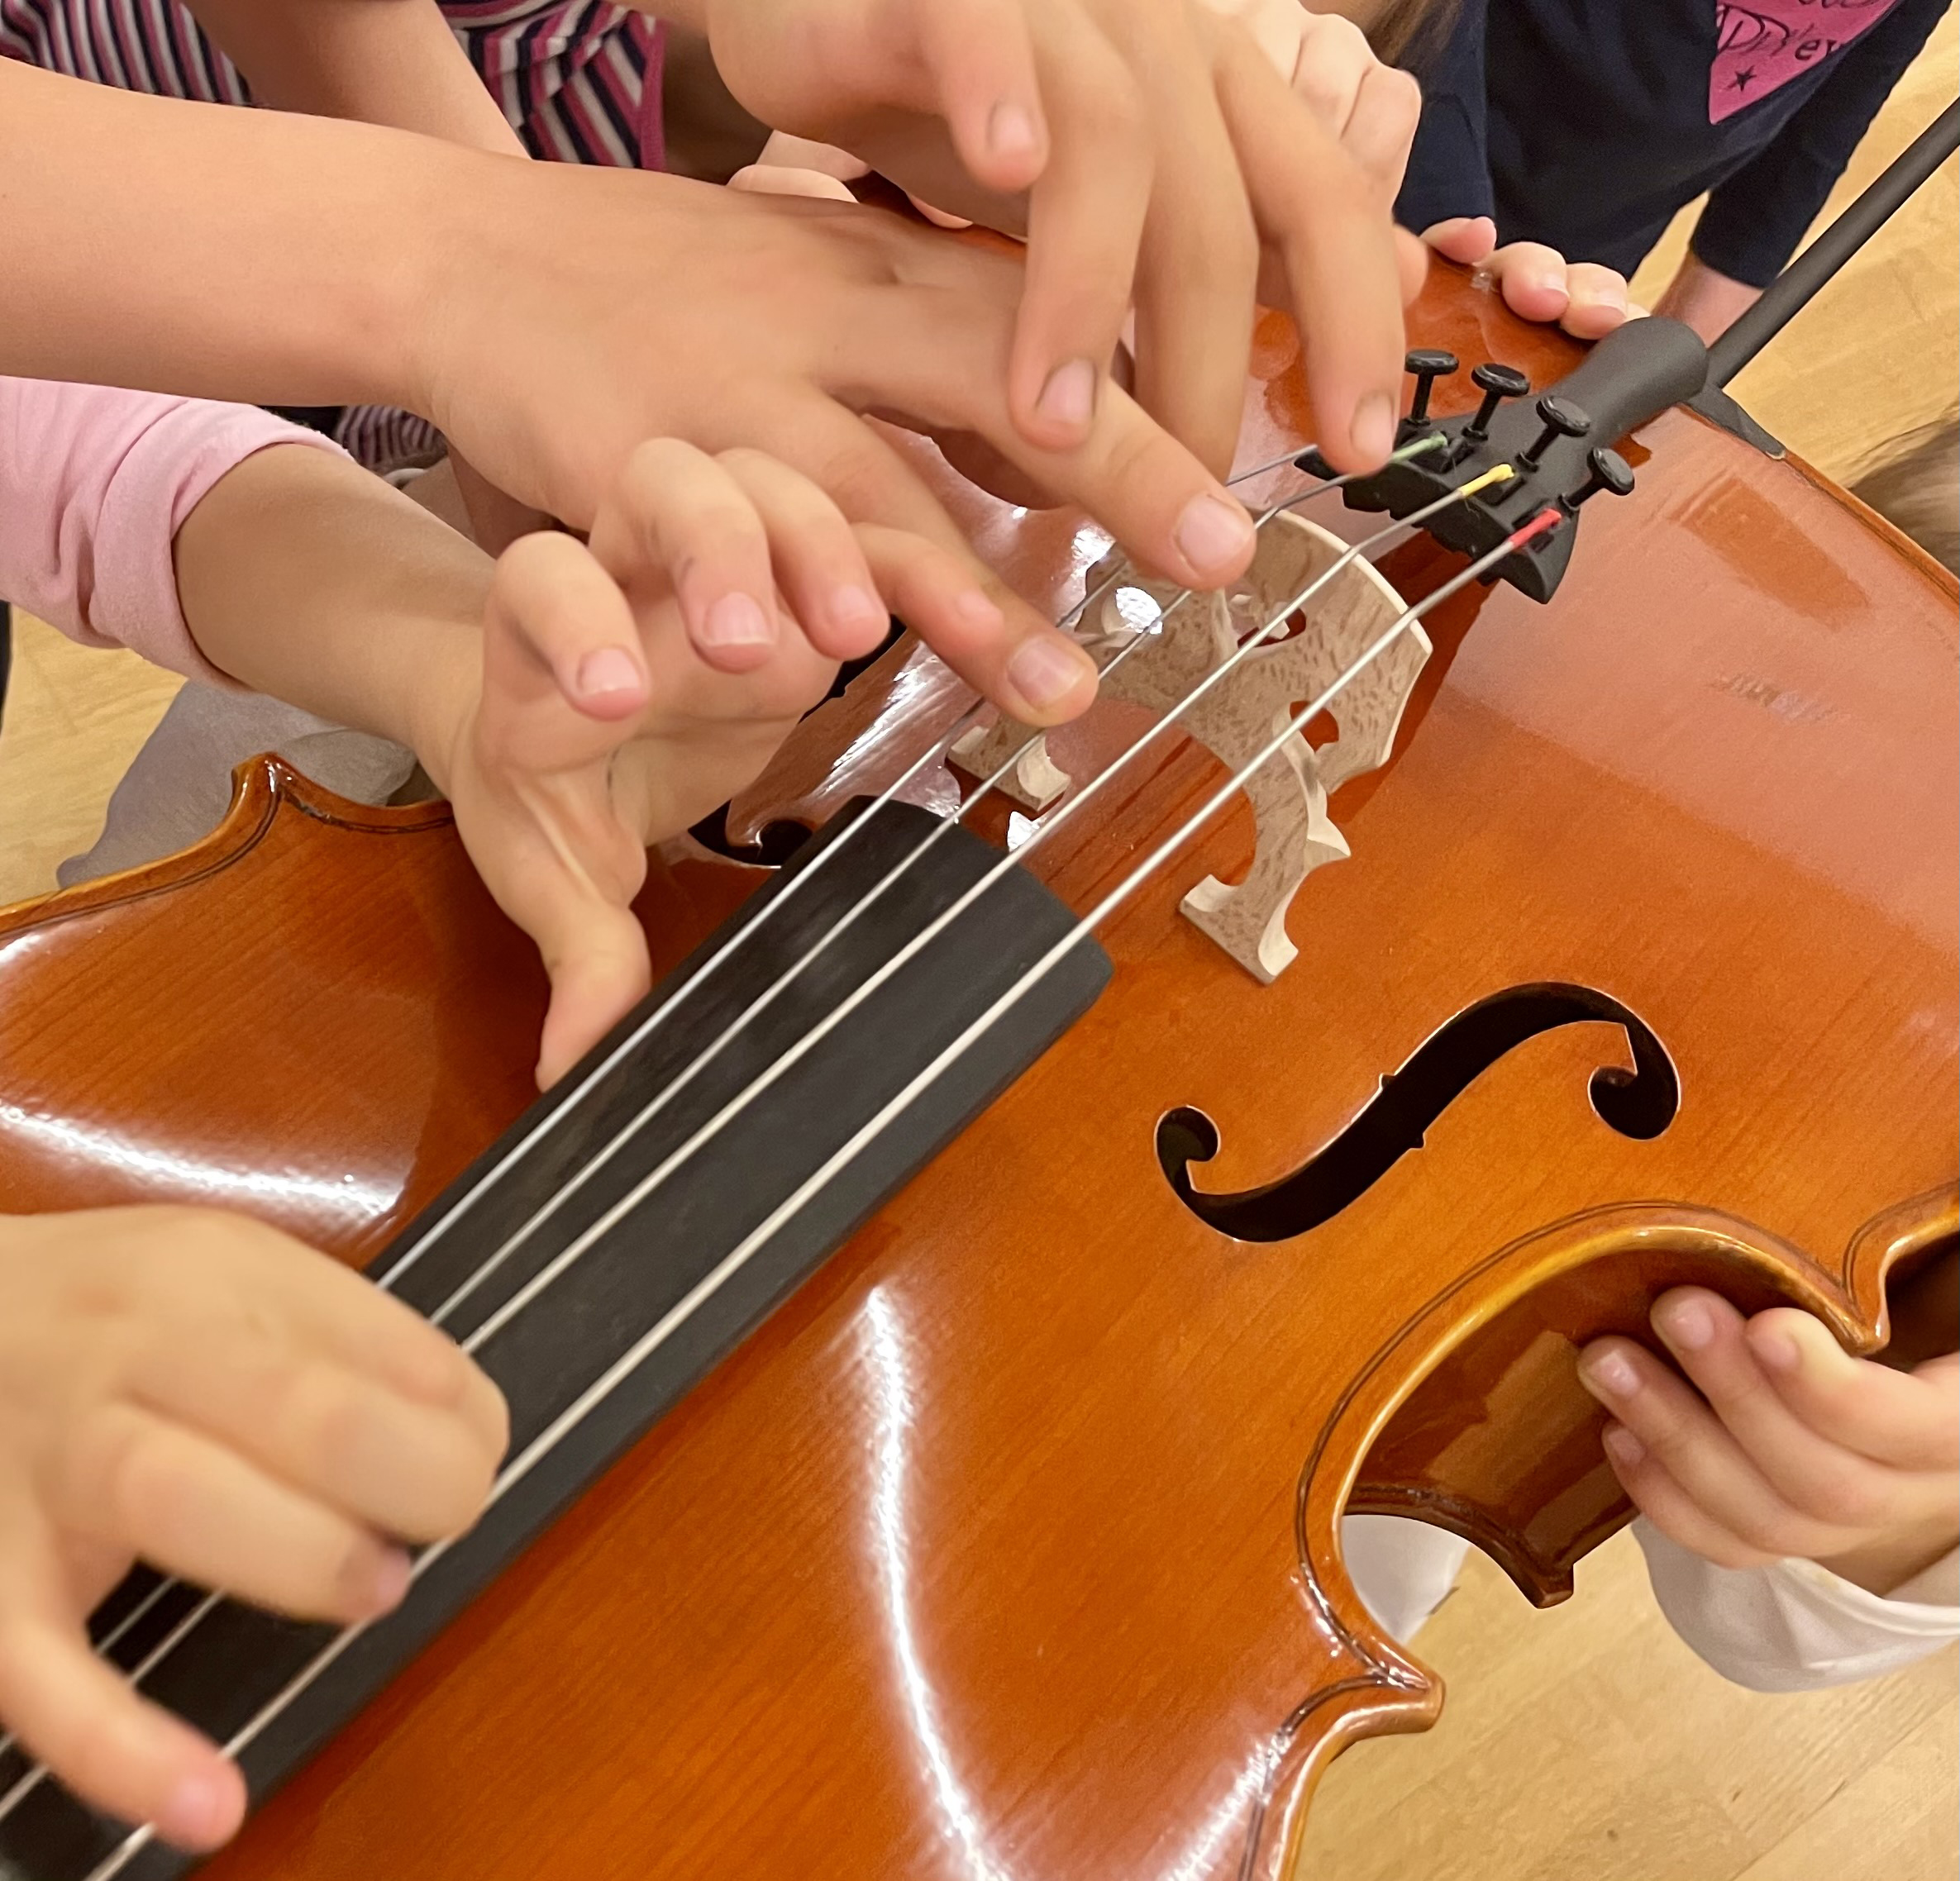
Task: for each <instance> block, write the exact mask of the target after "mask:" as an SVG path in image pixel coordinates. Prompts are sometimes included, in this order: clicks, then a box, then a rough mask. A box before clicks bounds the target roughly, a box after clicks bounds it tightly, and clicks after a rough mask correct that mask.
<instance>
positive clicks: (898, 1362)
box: [860, 1286, 1279, 1881]
mask: <svg viewBox="0 0 1960 1881" xmlns="http://www.w3.org/2000/svg"><path fill="white" fill-rule="evenodd" d="M860 1323H861V1329H862V1342H863V1347H864V1354H865V1361H866V1369H867V1371H868V1373H869V1374H870V1398H871V1412H872V1419H873V1429H874V1436H873V1439H872V1443H871V1459H872V1464H871V1468H872V1485H871V1496H870V1515H871V1542H872V1547H873V1550H874V1551H875V1555H876V1557H877V1564H878V1576H879V1582H880V1588H881V1589H882V1592H883V1594H884V1599H885V1631H886V1637H887V1638H888V1639H889V1642H890V1645H891V1654H892V1659H893V1662H894V1666H895V1667H896V1669H897V1672H898V1678H899V1689H900V1690H901V1691H902V1692H903V1693H904V1699H905V1712H906V1721H907V1723H908V1726H909V1727H910V1730H911V1733H912V1739H913V1743H914V1744H915V1745H917V1746H918V1753H919V1760H920V1765H921V1774H922V1776H923V1779H924V1780H925V1783H926V1784H927V1786H928V1788H929V1789H930V1791H931V1793H932V1803H933V1807H934V1808H935V1810H936V1812H937V1814H938V1817H939V1818H940V1821H941V1824H942V1829H943V1831H944V1833H945V1836H946V1839H947V1841H948V1843H949V1844H951V1845H952V1846H953V1847H954V1848H956V1850H958V1851H959V1854H960V1856H961V1860H962V1862H963V1864H964V1866H965V1869H966V1873H965V1874H964V1875H963V1876H962V1877H961V1881H1050V1877H1048V1876H1047V1875H1046V1874H1036V1873H1033V1872H1023V1871H1021V1870H1019V1869H1016V1868H1015V1867H1014V1866H1013V1864H1011V1862H1010V1861H1009V1860H1008V1859H1007V1858H1006V1857H1004V1856H1003V1855H1000V1854H999V1852H998V1851H997V1850H994V1848H993V1847H992V1846H991V1845H990V1837H989V1835H988V1830H987V1824H986V1822H985V1819H984V1811H983V1809H982V1807H981V1806H980V1804H979V1803H978V1802H975V1799H974V1798H973V1796H972V1795H971V1794H970V1792H969V1790H968V1788H967V1786H966V1783H965V1781H964V1780H963V1779H962V1778H961V1774H960V1766H959V1760H958V1758H957V1756H956V1754H955V1752H954V1750H953V1748H952V1746H951V1744H950V1743H949V1742H948V1741H947V1733H946V1728H945V1726H944V1723H943V1721H942V1716H941V1713H942V1697H941V1694H940V1693H938V1692H937V1690H936V1688H934V1686H933V1683H932V1677H931V1675H930V1674H929V1673H928V1670H927V1669H926V1664H925V1661H924V1658H923V1655H922V1653H921V1651H920V1649H919V1644H918V1631H917V1623H916V1621H915V1618H914V1615H913V1597H912V1563H913V1557H914V1555H915V1554H918V1553H923V1552H926V1551H927V1550H925V1549H921V1548H918V1547H917V1546H916V1545H915V1538H914V1536H913V1534H912V1533H911V1531H910V1527H909V1524H908V1496H907V1490H908V1483H909V1480H910V1474H911V1467H912V1462H911V1450H912V1446H913V1443H914V1442H915V1441H916V1430H915V1426H916V1424H917V1421H918V1407H917V1404H916V1402H915V1400H914V1398H913V1383H912V1374H911V1369H910V1364H909V1361H908V1358H907V1354H906V1345H907V1341H906V1334H905V1328H904V1320H903V1318H902V1317H901V1313H900V1309H899V1307H898V1305H897V1303H896V1301H895V1298H894V1293H893V1290H892V1288H889V1287H888V1286H880V1287H874V1288H872V1289H871V1291H870V1293H868V1294H866V1298H865V1303H864V1308H863V1312H862V1314H861V1320H860ZM928 1546H929V1545H928ZM1278 1764H1279V1750H1278V1747H1277V1746H1276V1745H1271V1744H1261V1745H1255V1746H1254V1748H1253V1750H1252V1755H1250V1756H1249V1757H1248V1758H1247V1760H1246V1763H1245V1766H1244V1768H1243V1769H1241V1770H1240V1772H1239V1773H1238V1776H1237V1778H1236V1779H1234V1780H1233V1783H1232V1784H1231V1786H1230V1788H1228V1789H1227V1790H1226V1792H1225V1793H1224V1795H1223V1796H1222V1797H1221V1798H1219V1799H1218V1802H1215V1803H1214V1805H1212V1807H1211V1808H1210V1810H1209V1812H1208V1813H1207V1814H1205V1815H1204V1817H1201V1818H1200V1819H1199V1822H1198V1825H1197V1826H1196V1828H1195V1830H1194V1831H1193V1832H1192V1833H1191V1835H1190V1837H1189V1839H1188V1840H1187V1841H1185V1843H1184V1845H1182V1847H1181V1848H1180V1849H1179V1850H1177V1852H1176V1853H1175V1854H1174V1855H1171V1858H1170V1859H1169V1860H1167V1861H1166V1863H1165V1864H1164V1866H1163V1867H1161V1869H1157V1870H1156V1881H1204V1878H1205V1877H1207V1876H1210V1875H1212V1874H1215V1873H1216V1871H1217V1868H1218V1861H1219V1858H1220V1857H1221V1856H1222V1855H1224V1854H1226V1852H1227V1851H1228V1850H1230V1849H1233V1848H1235V1847H1237V1846H1238V1845H1240V1844H1241V1843H1242V1841H1243V1840H1244V1836H1245V1830H1246V1823H1247V1817H1248V1816H1249V1814H1250V1813H1251V1812H1252V1807H1253V1805H1254V1804H1255V1802H1257V1800H1258V1799H1259V1798H1260V1797H1261V1793H1262V1792H1263V1791H1264V1789H1265V1788H1266V1783H1267V1782H1268V1780H1269V1779H1271V1775H1272V1773H1273V1771H1274V1770H1275V1769H1276V1768H1277V1767H1278ZM1054 1881H1061V1878H1060V1877H1055V1878H1054ZM1136 1881H1143V1878H1142V1877H1141V1876H1139V1877H1137V1878H1136Z"/></svg>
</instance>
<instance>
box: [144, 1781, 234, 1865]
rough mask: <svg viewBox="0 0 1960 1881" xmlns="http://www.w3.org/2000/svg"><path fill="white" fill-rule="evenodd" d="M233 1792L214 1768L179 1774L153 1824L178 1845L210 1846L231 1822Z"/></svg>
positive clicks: (165, 1837) (160, 1832)
mask: <svg viewBox="0 0 1960 1881" xmlns="http://www.w3.org/2000/svg"><path fill="white" fill-rule="evenodd" d="M152 1826H154V1827H155V1830H156V1832H157V1833H158V1834H159V1835H160V1836H162V1837H163V1838H164V1840H165V1841H167V1842H175V1843H176V1844H178V1845H179V1847H188V1848H208V1847H210V1845H212V1843H213V1842H215V1841H217V1839H218V1838H219V1837H220V1836H222V1835H223V1834H224V1833H225V1831H227V1829H229V1828H230V1827H231V1784H230V1783H227V1781H226V1780H225V1779H224V1778H223V1777H222V1776H220V1775H219V1774H217V1773H216V1772H215V1771H209V1770H204V1771H199V1772H198V1773H197V1774H194V1775H191V1776H186V1777H179V1779H178V1780H177V1782H176V1783H175V1785H174V1787H173V1788H172V1789H171V1791H170V1793H169V1795H168V1796H167V1797H165V1798H164V1806H163V1807H162V1808H160V1810H158V1811H157V1812H156V1820H155V1823H154V1824H153V1825H152Z"/></svg>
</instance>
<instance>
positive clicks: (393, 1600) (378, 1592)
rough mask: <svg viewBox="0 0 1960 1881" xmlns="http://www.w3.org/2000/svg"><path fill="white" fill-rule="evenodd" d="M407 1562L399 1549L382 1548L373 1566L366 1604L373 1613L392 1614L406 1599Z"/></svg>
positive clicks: (406, 1558) (405, 1555) (403, 1553)
mask: <svg viewBox="0 0 1960 1881" xmlns="http://www.w3.org/2000/svg"><path fill="white" fill-rule="evenodd" d="M408 1578H409V1562H408V1555H407V1554H406V1553H405V1552H404V1551H403V1550H401V1549H399V1548H384V1549H383V1550H382V1551H381V1558H380V1560H379V1561H377V1562H376V1563H375V1564H374V1580H373V1582H372V1583H371V1585H370V1589H369V1594H368V1604H369V1607H370V1609H371V1610H372V1611H373V1612H375V1613H392V1612H394V1610H395V1608H396V1607H399V1606H400V1605H401V1604H402V1602H403V1600H404V1599H406V1598H408Z"/></svg>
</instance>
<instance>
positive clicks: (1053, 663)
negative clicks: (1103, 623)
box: [857, 524, 1096, 725]
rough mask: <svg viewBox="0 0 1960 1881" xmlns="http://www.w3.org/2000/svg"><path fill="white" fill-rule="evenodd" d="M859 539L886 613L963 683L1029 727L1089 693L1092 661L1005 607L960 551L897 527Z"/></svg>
mask: <svg viewBox="0 0 1960 1881" xmlns="http://www.w3.org/2000/svg"><path fill="white" fill-rule="evenodd" d="M857 534H858V540H860V541H861V543H863V545H864V548H865V554H866V557H867V559H868V560H870V564H871V569H872V572H873V574H875V576H876V577H877V579H878V586H879V588H880V592H881V593H884V594H885V597H886V598H888V599H889V602H891V606H892V611H893V612H894V613H896V614H897V615H898V616H899V617H900V618H901V619H902V620H904V622H905V624H906V625H907V626H909V627H910V628H911V629H912V630H913V632H914V633H916V634H917V635H918V636H919V638H920V639H921V640H923V641H925V643H926V644H927V645H928V646H930V647H931V648H932V650H933V651H934V652H935V653H937V655H939V657H940V658H941V659H942V660H944V661H945V662H946V663H947V665H948V666H950V667H951V668H952V669H953V670H954V671H955V672H956V673H957V674H959V675H960V677H961V679H964V680H966V683H967V684H968V685H970V686H971V687H973V688H975V690H976V691H979V692H980V693H985V695H986V697H987V698H990V699H991V700H993V701H994V703H995V704H996V705H998V706H999V707H1002V708H1003V709H1004V710H1005V711H1007V712H1010V713H1012V714H1013V717H1016V718H1018V719H1020V720H1022V721H1023V722H1025V723H1028V724H1030V725H1058V724H1060V723H1061V722H1062V721H1064V720H1066V719H1070V718H1073V717H1075V715H1076V714H1077V713H1078V712H1082V711H1084V710H1085V709H1086V707H1088V704H1089V702H1090V700H1091V699H1092V698H1094V696H1095V678H1096V675H1095V664H1094V661H1093V660H1090V657H1089V655H1087V654H1085V652H1083V650H1081V648H1080V647H1079V646H1077V645H1075V643H1074V642H1073V641H1072V640H1070V639H1069V638H1068V636H1066V634H1062V633H1058V632H1057V631H1056V630H1055V629H1054V628H1053V627H1052V626H1047V624H1045V623H1044V622H1042V621H1040V620H1038V619H1037V618H1036V617H1034V616H1033V615H1032V612H1030V611H1029V610H1028V609H1027V608H1025V607H1013V608H1012V609H1011V610H1010V609H1009V608H1004V607H1001V606H1000V605H999V602H996V601H995V600H994V598H992V597H991V596H990V594H988V593H987V592H986V591H985V588H982V587H981V586H980V583H978V582H976V581H975V579H974V578H973V575H972V573H971V571H970V569H968V568H967V567H966V564H965V563H964V562H962V561H961V560H960V559H959V558H958V557H956V556H953V555H948V554H947V553H946V551H945V550H942V549H941V548H939V547H937V545H934V544H932V543H930V542H928V541H925V540H922V539H921V538H920V537H918V536H910V535H907V534H905V533H904V531H899V530H895V529H885V528H881V527H879V526H875V525H870V524H866V525H863V526H861V527H860V528H859V530H858V532H857Z"/></svg>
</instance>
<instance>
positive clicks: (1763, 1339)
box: [1749, 1326, 1804, 1372]
mask: <svg viewBox="0 0 1960 1881" xmlns="http://www.w3.org/2000/svg"><path fill="white" fill-rule="evenodd" d="M1749 1347H1750V1350H1752V1351H1753V1352H1754V1353H1755V1355H1756V1356H1757V1358H1758V1359H1760V1360H1762V1362H1763V1364H1766V1365H1767V1366H1768V1367H1769V1369H1771V1370H1772V1372H1793V1371H1795V1369H1796V1368H1797V1367H1798V1366H1799V1365H1800V1364H1802V1363H1803V1361H1804V1355H1803V1352H1802V1350H1800V1348H1799V1346H1798V1345H1797V1342H1796V1341H1795V1340H1794V1339H1792V1338H1791V1336H1790V1335H1789V1334H1788V1333H1787V1332H1781V1331H1777V1330H1776V1327H1774V1326H1765V1327H1764V1328H1763V1329H1762V1331H1760V1332H1753V1333H1751V1334H1750V1336H1749Z"/></svg>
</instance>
